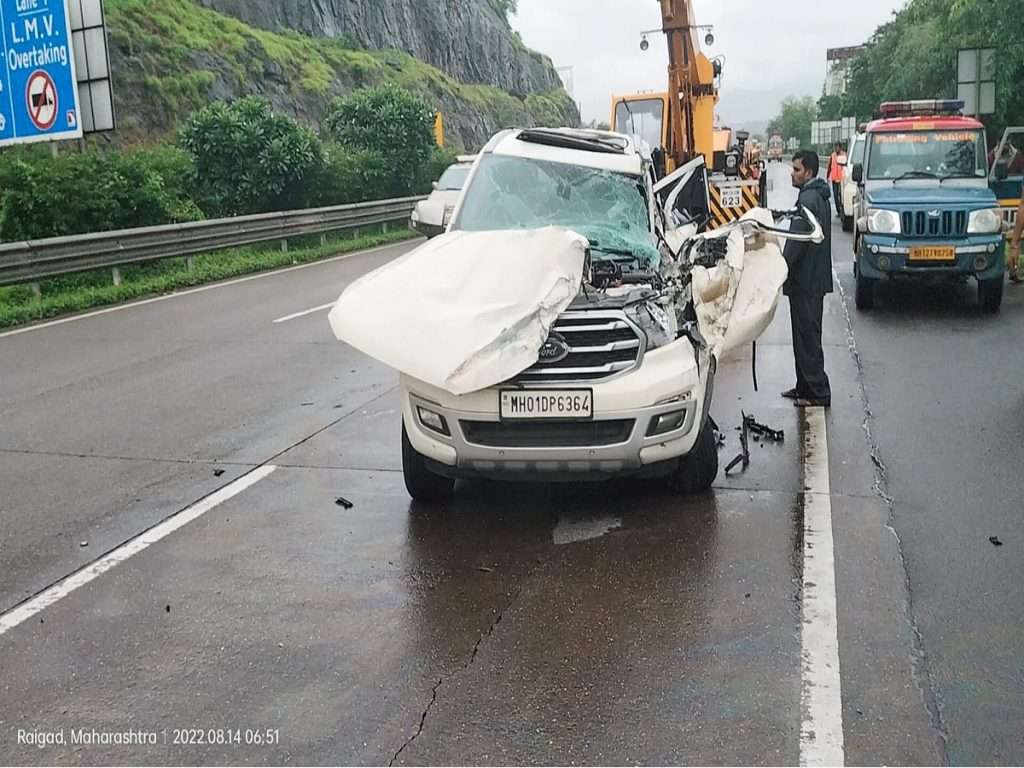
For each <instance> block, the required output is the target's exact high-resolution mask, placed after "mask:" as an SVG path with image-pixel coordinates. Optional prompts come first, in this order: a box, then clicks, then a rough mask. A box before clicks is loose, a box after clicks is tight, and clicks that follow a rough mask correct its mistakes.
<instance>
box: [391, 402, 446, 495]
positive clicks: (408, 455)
mask: <svg viewBox="0 0 1024 768" xmlns="http://www.w3.org/2000/svg"><path fill="white" fill-rule="evenodd" d="M402 475H403V477H404V478H405V489H406V490H407V491H408V492H409V495H410V496H411V497H412V498H413V500H414V501H426V502H436V501H444V500H446V499H449V498H451V496H452V494H453V493H454V491H455V481H454V480H452V479H451V478H448V477H441V475H438V474H435V473H433V472H431V471H430V470H429V469H428V468H427V461H426V459H424V458H423V456H422V455H421V454H419V453H417V452H416V449H415V448H413V447H412V443H411V442H409V434H408V432H406V431H405V422H404V421H403V422H402Z"/></svg>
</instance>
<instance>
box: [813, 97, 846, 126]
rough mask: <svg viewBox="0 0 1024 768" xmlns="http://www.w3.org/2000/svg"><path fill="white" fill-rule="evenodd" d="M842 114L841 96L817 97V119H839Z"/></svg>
mask: <svg viewBox="0 0 1024 768" xmlns="http://www.w3.org/2000/svg"><path fill="white" fill-rule="evenodd" d="M842 117H844V115H843V98H842V97H841V96H822V97H821V98H820V99H818V119H819V120H839V119H841V118H842Z"/></svg>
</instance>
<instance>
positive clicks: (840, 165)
mask: <svg viewBox="0 0 1024 768" xmlns="http://www.w3.org/2000/svg"><path fill="white" fill-rule="evenodd" d="M845 168H846V147H845V146H844V145H843V143H842V142H841V141H837V142H836V146H835V151H834V152H833V153H832V157H830V158H829V161H828V180H829V181H830V182H831V183H832V199H833V201H834V202H835V204H836V215H837V216H839V220H840V221H842V220H843V170H844V169H845Z"/></svg>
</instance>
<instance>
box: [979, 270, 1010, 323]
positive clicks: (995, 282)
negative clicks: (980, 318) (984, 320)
mask: <svg viewBox="0 0 1024 768" xmlns="http://www.w3.org/2000/svg"><path fill="white" fill-rule="evenodd" d="M1004 284H1005V278H1004V277H1003V276H1002V275H1000V276H999V277H996V278H993V279H991V280H979V281H978V303H979V304H980V305H981V308H982V309H983V310H984V311H985V312H988V313H989V314H993V315H994V314H995V313H996V312H998V311H999V307H1000V306H1001V305H1002V303H1003V286H1004Z"/></svg>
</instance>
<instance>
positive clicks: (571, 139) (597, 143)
mask: <svg viewBox="0 0 1024 768" xmlns="http://www.w3.org/2000/svg"><path fill="white" fill-rule="evenodd" d="M517 138H518V139H519V140H520V141H527V142H530V143H531V144H545V145H547V146H549V147H559V148H561V149H582V150H585V151H589V152H603V153H605V154H609V155H623V154H625V148H624V147H623V146H621V145H617V144H612V143H610V142H607V141H604V140H603V139H599V138H597V137H590V136H586V137H584V136H574V135H572V134H566V133H557V132H555V131H543V130H525V131H522V132H520V134H519V136H518V137H517Z"/></svg>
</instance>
